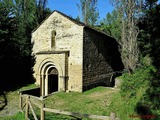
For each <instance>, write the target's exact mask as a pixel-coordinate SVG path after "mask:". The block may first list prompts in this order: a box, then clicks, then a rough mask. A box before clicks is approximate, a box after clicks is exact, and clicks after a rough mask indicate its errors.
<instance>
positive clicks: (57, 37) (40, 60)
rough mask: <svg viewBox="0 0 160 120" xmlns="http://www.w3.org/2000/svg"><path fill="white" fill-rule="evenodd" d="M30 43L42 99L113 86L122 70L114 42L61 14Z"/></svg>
mask: <svg viewBox="0 0 160 120" xmlns="http://www.w3.org/2000/svg"><path fill="white" fill-rule="evenodd" d="M31 42H32V44H33V48H32V55H33V56H34V58H35V64H34V67H33V70H34V73H33V74H34V78H35V80H36V82H35V84H37V85H40V89H41V95H42V96H46V95H48V94H51V93H53V92H56V91H76V92H83V91H85V90H88V89H91V88H93V87H96V86H113V84H114V83H113V75H114V71H118V70H120V69H121V68H122V66H123V65H122V62H121V59H120V53H119V51H118V43H117V42H116V40H115V39H114V38H112V37H110V36H108V35H106V34H105V33H103V32H100V31H98V30H96V29H94V28H92V27H89V26H87V25H85V24H84V23H81V22H78V21H76V20H75V19H73V18H71V17H69V16H67V15H65V14H63V13H61V12H59V11H53V12H52V13H51V14H50V15H49V16H48V17H47V18H46V19H45V20H44V21H43V22H42V23H41V24H40V25H39V26H38V27H37V28H35V29H34V30H33V32H32V39H31Z"/></svg>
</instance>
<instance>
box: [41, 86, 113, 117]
mask: <svg viewBox="0 0 160 120" xmlns="http://www.w3.org/2000/svg"><path fill="white" fill-rule="evenodd" d="M115 93H116V91H114V90H112V89H110V88H105V87H97V88H94V89H92V90H89V91H86V92H84V93H77V92H70V93H65V92H59V93H56V94H54V95H53V96H50V97H48V98H46V99H45V101H44V102H45V104H46V107H49V108H54V109H59V110H64V111H71V112H80V113H82V114H95V115H109V114H110V111H108V105H109V103H110V100H111V98H112V96H113V95H114V94H115Z"/></svg>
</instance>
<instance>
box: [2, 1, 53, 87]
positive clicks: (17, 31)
mask: <svg viewBox="0 0 160 120" xmlns="http://www.w3.org/2000/svg"><path fill="white" fill-rule="evenodd" d="M46 2H47V1H46V0H37V1H33V0H27V1H26V0H1V1H0V18H1V19H0V28H1V29H0V36H1V40H0V65H1V66H2V67H1V69H2V70H1V71H2V78H3V80H1V81H2V82H1V83H0V85H1V86H0V87H1V89H2V90H3V89H4V90H7V89H12V88H16V87H17V86H19V85H23V84H28V83H31V82H34V81H33V78H32V72H33V71H32V70H31V67H32V65H33V63H34V59H33V58H32V57H31V48H32V44H31V42H30V41H31V32H32V30H33V29H34V28H35V27H36V26H37V25H38V24H39V23H40V22H41V21H42V20H43V19H44V18H45V17H46V15H48V13H50V10H49V9H47V8H45V5H44V4H46ZM41 6H43V9H41V12H39V11H38V10H39V8H38V7H41ZM39 14H43V17H39ZM41 16H42V15H41ZM6 68H9V69H6ZM15 68H16V69H15ZM9 71H10V72H9ZM8 74H9V75H8ZM8 83H10V85H8ZM6 84H7V86H6Z"/></svg>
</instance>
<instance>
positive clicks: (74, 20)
mask: <svg viewBox="0 0 160 120" xmlns="http://www.w3.org/2000/svg"><path fill="white" fill-rule="evenodd" d="M54 12H57V13H59V14H61V15H62V16H64V17H65V18H67V19H68V20H70V21H72V22H73V23H75V24H77V25H79V26H84V27H87V28H89V29H92V30H94V31H96V32H98V33H101V34H104V35H106V36H108V37H111V36H110V35H107V34H106V33H105V32H103V31H100V30H97V29H95V28H93V27H91V26H89V25H86V24H85V23H83V22H80V21H78V20H76V19H73V18H72V17H69V16H67V15H66V14H64V13H62V12H60V11H57V10H54V11H53V12H52V13H51V14H50V15H48V16H47V17H46V18H45V19H44V20H43V21H42V22H41V23H40V24H39V25H38V26H37V27H36V28H35V29H34V30H33V31H32V33H33V32H34V31H36V30H37V29H38V28H39V27H40V26H41V25H42V24H43V23H44V21H45V20H47V19H48V18H49V17H50V16H51V15H52V14H53V13H54ZM112 38H113V37H112Z"/></svg>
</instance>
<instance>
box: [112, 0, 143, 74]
mask: <svg viewBox="0 0 160 120" xmlns="http://www.w3.org/2000/svg"><path fill="white" fill-rule="evenodd" d="M142 2H143V1H142V0H114V1H112V3H113V5H114V6H115V8H116V9H117V10H118V11H119V12H120V14H121V24H120V27H121V40H120V45H121V49H120V50H121V54H122V61H123V63H124V66H125V68H126V69H127V70H128V71H129V72H130V73H131V72H132V71H133V70H134V69H135V68H136V67H137V65H138V61H139V49H138V43H137V37H138V34H139V32H140V31H139V29H138V27H137V23H138V18H139V17H140V15H141V7H142Z"/></svg>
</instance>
